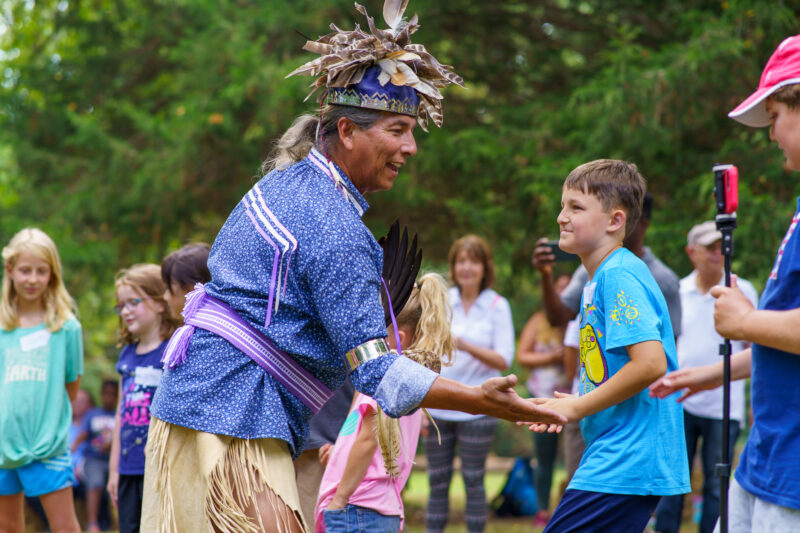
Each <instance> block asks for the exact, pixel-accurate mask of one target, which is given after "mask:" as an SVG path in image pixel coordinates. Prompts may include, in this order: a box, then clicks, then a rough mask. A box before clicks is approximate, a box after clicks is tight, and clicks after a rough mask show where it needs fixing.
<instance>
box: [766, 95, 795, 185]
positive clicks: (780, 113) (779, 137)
mask: <svg viewBox="0 0 800 533" xmlns="http://www.w3.org/2000/svg"><path fill="white" fill-rule="evenodd" d="M766 107H767V113H769V117H770V120H771V121H772V125H771V126H770V129H769V136H770V138H771V139H772V140H773V141H775V142H776V143H778V146H779V147H780V148H781V150H783V155H784V157H785V158H786V166H787V167H789V168H790V169H792V170H800V110H797V109H792V108H790V107H789V106H787V105H786V104H784V103H783V102H775V101H774V100H772V99H770V98H768V99H767V102H766Z"/></svg>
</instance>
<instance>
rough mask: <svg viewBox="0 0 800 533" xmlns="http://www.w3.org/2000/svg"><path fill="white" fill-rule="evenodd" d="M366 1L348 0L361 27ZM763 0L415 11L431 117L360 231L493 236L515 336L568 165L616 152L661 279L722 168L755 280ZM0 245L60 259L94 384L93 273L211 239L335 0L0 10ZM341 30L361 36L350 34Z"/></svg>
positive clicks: (288, 108)
mask: <svg viewBox="0 0 800 533" xmlns="http://www.w3.org/2000/svg"><path fill="white" fill-rule="evenodd" d="M381 4H382V2H378V1H373V2H368V3H366V7H367V9H368V10H369V11H370V13H372V14H373V15H374V16H377V17H378V18H380V8H381ZM797 8H798V5H797V2H790V1H776V0H751V1H739V0H731V1H718V0H683V1H671V2H652V1H648V0H626V1H621V0H585V1H574V0H542V1H537V2H533V1H514V0H508V1H501V2H485V1H475V0H469V1H468V0H436V1H433V0H427V1H422V0H415V1H414V2H412V3H411V6H410V7H409V12H413V11H416V12H418V13H419V15H420V20H421V21H422V24H423V27H422V30H421V31H420V32H419V33H418V34H417V35H416V40H418V41H419V42H422V43H423V44H425V45H426V46H427V47H428V48H429V49H430V50H432V51H433V52H434V53H435V54H436V55H437V57H439V58H440V59H441V60H443V61H444V62H447V63H450V64H452V65H454V66H455V68H456V71H457V72H458V73H460V74H461V75H462V76H463V77H464V78H465V80H467V90H462V89H459V88H450V89H448V90H447V92H446V101H445V127H444V128H443V129H442V130H436V131H431V133H430V134H428V135H425V134H423V133H421V132H420V134H419V135H418V136H417V141H418V144H419V154H418V155H417V156H416V157H415V158H413V159H412V160H411V163H410V164H409V166H408V167H407V168H406V169H404V171H403V173H402V174H401V178H400V179H399V180H398V182H397V184H396V185H395V188H394V189H393V190H392V191H391V192H390V193H382V194H379V195H375V196H373V197H372V198H371V199H370V200H371V202H372V203H373V209H371V210H370V211H368V213H367V215H366V218H365V220H366V222H367V223H368V225H369V226H370V227H371V228H372V229H373V230H374V231H375V232H376V233H382V232H383V231H385V230H386V228H387V227H388V225H389V223H390V222H391V221H392V220H393V219H394V218H395V217H396V216H398V215H399V216H400V217H401V219H402V220H403V222H405V223H407V224H409V225H410V226H411V227H412V229H415V230H416V231H418V232H419V233H420V236H421V239H422V244H423V246H424V249H425V252H426V258H427V261H428V265H429V266H430V267H437V266H438V267H442V266H443V264H444V261H445V258H446V254H447V250H448V248H449V244H450V243H451V242H452V240H453V239H455V238H457V237H458V236H460V235H463V234H464V233H467V232H475V233H478V234H481V235H483V236H485V237H487V239H488V240H489V241H490V242H491V243H492V245H493V247H494V249H495V254H496V259H497V263H498V267H499V289H500V291H501V292H503V293H504V294H506V295H508V296H509V297H510V298H511V299H512V302H513V305H514V308H515V315H516V319H517V323H518V325H521V324H522V323H523V321H524V320H525V318H526V315H527V313H528V312H529V311H531V310H532V309H533V308H534V307H535V305H536V303H537V298H538V297H537V293H538V290H537V285H536V284H537V278H536V276H535V274H534V273H533V272H532V271H531V268H530V266H529V258H530V253H531V251H532V248H533V244H534V242H535V241H536V239H537V238H538V237H540V236H545V235H549V236H555V235H556V234H557V226H556V224H555V216H556V214H557V211H558V208H559V201H560V186H561V182H562V180H563V178H564V177H565V176H566V174H567V173H568V172H569V171H570V170H571V169H572V168H574V167H575V166H576V165H578V164H580V163H582V162H584V161H587V160H590V159H595V158H600V157H613V158H624V159H627V160H630V161H633V162H635V163H637V165H639V167H640V169H641V170H642V172H643V173H644V174H645V175H646V177H647V178H648V180H649V187H650V190H651V191H652V192H653V194H654V196H655V198H656V210H655V213H654V221H653V224H652V226H651V230H650V233H649V234H648V244H649V245H650V246H651V247H652V248H653V249H654V251H655V252H656V254H657V255H659V256H661V257H662V259H664V260H665V262H667V264H669V265H671V266H672V267H673V268H674V269H675V270H676V272H678V273H679V274H680V275H685V274H686V273H687V272H688V271H689V269H690V266H689V263H688V260H687V259H686V257H685V254H684V252H683V246H684V242H685V234H686V231H687V230H688V228H689V227H690V226H691V225H692V224H693V223H695V222H696V221H700V220H702V219H704V218H709V217H710V216H712V215H713V211H712V201H711V196H710V194H711V189H712V181H713V180H712V177H711V174H710V168H711V165H712V164H713V163H715V162H732V163H736V164H737V165H739V167H740V170H741V175H742V184H741V192H740V194H741V207H740V211H739V216H740V229H738V230H737V233H736V238H737V247H736V260H735V262H734V266H735V268H736V270H738V271H740V272H741V273H742V275H744V276H746V277H749V278H751V279H752V280H754V281H755V282H756V284H757V285H758V284H759V283H760V282H761V280H763V279H765V276H766V273H767V272H768V271H769V268H770V266H771V261H772V258H773V256H774V252H775V250H776V248H777V245H778V243H779V241H780V238H781V236H782V232H783V231H784V229H785V227H786V225H787V222H788V220H789V217H790V216H791V213H792V211H793V207H794V200H793V199H794V196H795V194H796V189H797V188H796V187H795V186H794V180H795V179H796V178H794V177H792V176H791V175H790V174H789V173H788V172H786V171H784V170H783V168H782V157H781V154H780V152H779V151H778V150H777V148H775V147H774V146H773V145H771V144H770V142H769V140H768V132H767V131H766V130H764V129H762V130H751V129H749V128H746V127H743V126H740V125H738V124H736V123H734V122H733V121H731V120H730V119H728V118H727V117H726V114H727V112H728V111H729V110H730V109H731V108H732V107H733V106H734V105H736V104H737V103H738V102H739V101H740V100H741V99H742V98H744V97H745V96H747V95H748V94H749V93H750V92H751V91H752V90H753V89H754V88H755V86H756V84H757V81H758V78H759V75H760V71H761V68H762V66H763V65H764V63H765V61H766V59H767V58H768V57H769V54H770V53H771V52H772V50H773V49H774V48H775V46H776V45H777V44H778V43H779V42H780V41H781V39H783V38H784V37H785V36H787V35H789V34H792V33H794V32H795V31H796V28H797V27H798V12H797ZM0 16H1V17H2V18H1V19H0V207H1V208H2V212H3V216H2V217H1V218H0V240H2V241H3V242H6V241H7V240H8V238H10V236H11V235H12V234H13V233H14V232H15V231H17V230H18V229H20V228H21V227H23V226H24V225H32V224H35V225H38V226H40V227H42V228H43V229H45V230H46V231H48V232H50V233H51V234H52V235H53V237H54V238H55V239H56V241H57V242H58V243H59V245H60V250H61V253H62V256H63V260H64V263H65V270H66V276H67V278H68V282H69V287H70V289H71V291H72V292H73V294H75V295H76V297H77V298H78V301H79V305H80V310H81V315H82V319H83V322H84V325H85V328H86V331H87V340H88V343H87V345H88V347H89V357H90V358H91V360H92V361H93V366H92V368H93V369H96V370H94V371H95V372H96V373H97V374H99V373H100V372H102V371H107V370H109V369H110V366H109V363H108V362H107V361H110V360H112V359H113V353H114V351H115V347H114V345H115V337H114V325H115V322H114V320H115V319H114V317H113V315H112V314H111V313H110V312H109V309H110V307H111V305H112V304H113V274H114V272H115V271H116V270H117V269H119V268H121V267H124V266H127V265H130V264H132V263H136V262H143V261H153V262H158V261H160V259H161V257H163V255H164V254H165V253H166V252H168V251H170V250H172V249H174V248H176V247H178V246H179V245H180V244H181V243H183V242H186V241H189V240H205V241H212V240H213V238H214V236H215V234H216V231H217V230H218V229H219V227H220V225H221V224H222V222H223V221H224V219H225V217H226V216H227V214H228V212H229V211H230V210H231V209H232V208H233V206H234V205H235V204H236V202H237V201H238V200H239V198H240V197H241V196H242V195H243V194H244V193H245V192H246V191H247V189H248V188H249V187H251V186H252V183H253V182H254V180H255V179H256V178H257V177H258V168H259V165H260V162H261V161H262V159H263V158H264V157H265V156H266V155H267V153H268V152H269V151H270V148H271V145H272V143H273V141H274V140H275V139H276V137H277V136H279V135H280V134H281V133H282V132H283V131H284V130H285V129H286V128H287V127H288V126H289V124H290V123H291V121H292V119H293V118H294V117H295V116H297V115H299V114H300V113H302V112H307V111H311V112H313V111H314V109H315V106H316V103H315V102H313V101H309V102H306V103H303V102H302V99H303V97H304V96H305V94H306V90H307V85H308V83H309V82H310V80H309V79H302V78H300V79H296V78H292V79H289V80H285V79H284V76H285V75H286V74H287V73H288V72H290V71H291V70H292V69H293V68H294V67H296V66H297V65H298V64H300V63H301V62H303V61H305V60H307V59H308V58H309V54H306V53H305V52H303V51H302V50H301V46H302V44H303V42H304V37H303V35H307V36H310V37H313V38H316V37H317V36H318V35H321V34H323V33H326V32H327V31H328V28H327V24H328V23H329V22H331V21H333V22H335V23H336V24H337V25H339V26H340V27H352V24H353V21H354V20H358V18H359V17H360V15H358V14H357V13H356V12H355V10H354V9H353V6H352V3H351V2H350V1H344V0H324V1H323V0H313V1H312V0H294V1H292V2H288V1H284V0H269V1H266V0H265V1H255V0H227V1H218V0H179V1H174V0H169V1H167V0H72V1H68V0H60V1H55V0H41V1H34V0H25V1H15V0H5V1H3V0H0ZM359 22H363V21H360V20H359Z"/></svg>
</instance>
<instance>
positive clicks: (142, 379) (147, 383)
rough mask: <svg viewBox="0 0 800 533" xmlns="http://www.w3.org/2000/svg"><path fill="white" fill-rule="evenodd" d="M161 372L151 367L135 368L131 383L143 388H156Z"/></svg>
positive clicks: (159, 381)
mask: <svg viewBox="0 0 800 533" xmlns="http://www.w3.org/2000/svg"><path fill="white" fill-rule="evenodd" d="M162 373H163V370H161V369H160V368H154V367H152V366H137V367H136V373H135V374H134V377H133V382H134V383H136V384H137V385H141V386H143V387H158V384H159V383H161V374H162Z"/></svg>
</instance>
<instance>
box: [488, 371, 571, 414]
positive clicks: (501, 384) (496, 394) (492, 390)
mask: <svg viewBox="0 0 800 533" xmlns="http://www.w3.org/2000/svg"><path fill="white" fill-rule="evenodd" d="M516 384H517V376H515V375H514V374H510V375H508V376H503V377H499V378H491V379H487V380H486V381H484V382H483V384H482V385H481V393H482V395H483V397H484V399H485V402H486V404H487V405H486V408H485V410H482V411H481V412H483V413H485V414H488V415H490V416H494V417H497V418H505V419H506V420H511V421H512V422H516V421H519V420H537V421H540V422H541V423H548V424H563V423H565V422H566V421H567V420H566V418H564V415H562V414H561V413H559V412H557V411H554V410H553V409H550V408H549V407H546V406H542V405H539V404H537V403H536V402H532V401H530V400H526V399H523V398H521V397H520V396H519V395H518V394H517V393H516V391H515V390H514V386H515V385H516Z"/></svg>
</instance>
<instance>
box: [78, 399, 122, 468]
mask: <svg viewBox="0 0 800 533" xmlns="http://www.w3.org/2000/svg"><path fill="white" fill-rule="evenodd" d="M81 432H85V433H86V440H85V441H84V442H83V443H82V445H84V449H83V455H84V456H85V457H91V458H93V459H104V460H106V461H107V460H108V455H109V451H110V450H111V438H112V437H113V435H114V411H113V410H112V411H106V410H105V409H103V408H102V407H95V408H94V409H92V410H90V411H89V412H88V413H86V415H85V416H84V417H83V424H82V425H81Z"/></svg>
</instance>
